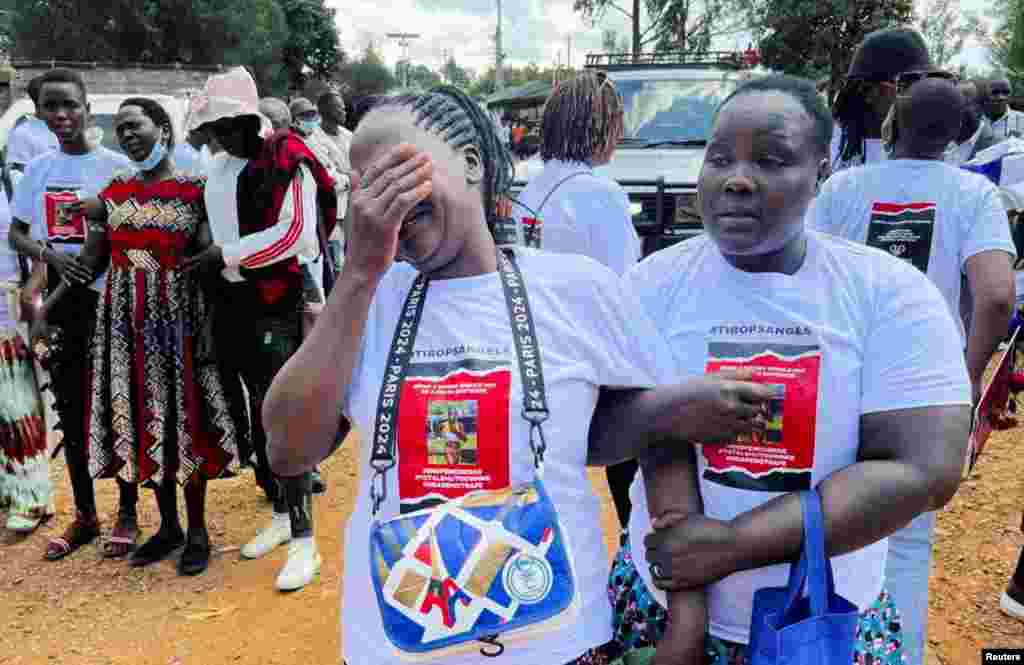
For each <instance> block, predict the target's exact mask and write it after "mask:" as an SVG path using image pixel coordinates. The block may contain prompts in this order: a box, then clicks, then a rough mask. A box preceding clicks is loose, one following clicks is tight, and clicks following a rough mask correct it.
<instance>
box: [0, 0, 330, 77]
mask: <svg viewBox="0 0 1024 665" xmlns="http://www.w3.org/2000/svg"><path fill="white" fill-rule="evenodd" d="M0 10H9V11H10V12H11V13H9V14H4V16H5V17H7V18H8V21H7V23H6V25H5V26H3V27H0V30H3V32H2V33H0V44H2V43H3V41H4V40H5V39H6V40H7V41H9V42H10V43H11V45H12V47H11V52H12V55H13V56H15V57H18V58H24V59H30V60H50V59H54V60H90V59H96V60H109V61H114V62H145V63H153V64H171V63H178V62H180V63H183V64H192V65H218V64H225V65H239V64H244V65H247V66H249V67H251V68H252V70H253V72H254V74H255V77H256V81H257V84H258V85H259V87H260V91H261V93H262V94H278V95H283V94H285V93H287V91H288V90H289V89H295V88H298V87H300V86H301V85H302V83H303V82H304V77H305V76H306V74H307V73H309V74H312V75H314V76H315V75H320V76H326V75H329V74H330V73H331V72H332V71H334V69H335V67H336V64H337V62H338V61H342V60H344V53H343V52H342V50H341V48H340V47H339V45H338V36H337V32H336V31H335V28H334V13H333V11H332V10H329V9H327V8H326V7H325V6H324V0H90V2H83V1H82V0H0Z"/></svg>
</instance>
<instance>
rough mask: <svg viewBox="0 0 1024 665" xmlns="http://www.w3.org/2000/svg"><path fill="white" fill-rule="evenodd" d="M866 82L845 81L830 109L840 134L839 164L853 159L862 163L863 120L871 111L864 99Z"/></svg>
mask: <svg viewBox="0 0 1024 665" xmlns="http://www.w3.org/2000/svg"><path fill="white" fill-rule="evenodd" d="M868 85H869V84H868V82H866V81H863V80H861V79H856V78H851V79H847V81H846V83H845V84H843V87H842V88H841V89H840V90H839V93H838V94H837V95H836V99H835V102H834V104H833V107H832V117H833V118H835V119H836V122H837V123H838V124H839V128H840V130H841V134H840V137H839V154H838V160H839V161H840V162H851V161H852V160H854V159H855V158H859V159H860V160H861V162H863V161H864V159H865V155H864V139H865V136H866V135H867V129H866V127H865V125H866V122H865V120H864V118H865V116H867V115H868V114H869V113H870V112H871V109H870V107H869V106H868V102H867V100H866V99H865V93H866V92H867V86H868Z"/></svg>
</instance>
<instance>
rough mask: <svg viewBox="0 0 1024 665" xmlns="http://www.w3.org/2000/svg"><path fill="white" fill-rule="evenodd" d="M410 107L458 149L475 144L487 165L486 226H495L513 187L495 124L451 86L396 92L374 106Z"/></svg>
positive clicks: (509, 158) (508, 159) (426, 127)
mask: <svg viewBox="0 0 1024 665" xmlns="http://www.w3.org/2000/svg"><path fill="white" fill-rule="evenodd" d="M384 107H389V108H405V109H409V110H410V111H411V112H412V114H413V116H414V117H415V119H416V126H417V127H420V128H422V129H424V130H426V131H429V132H433V133H434V134H436V135H438V136H440V137H441V138H442V139H444V142H445V143H447V144H448V145H449V146H451V147H452V148H453V149H455V150H461V149H462V148H465V147H466V146H473V147H475V148H476V149H477V150H478V151H479V153H480V159H481V161H482V162H483V167H484V181H483V186H482V189H483V205H484V212H485V213H486V215H487V226H488V228H491V229H493V227H494V223H495V219H496V217H497V216H498V203H499V201H501V199H502V198H503V197H504V196H505V195H506V194H507V192H508V190H509V187H511V186H512V174H513V163H512V155H511V154H510V153H509V151H508V148H506V147H505V144H504V143H503V142H502V141H501V139H500V138H499V137H498V135H497V132H495V128H494V123H493V122H492V121H491V119H490V118H489V117H488V116H487V114H486V113H485V112H484V110H483V109H482V108H481V107H480V105H479V104H477V103H476V102H475V101H474V100H473V98H472V97H470V96H469V95H467V94H466V93H464V92H463V91H462V90H459V89H458V88H456V87H454V86H450V85H443V86H438V87H436V88H433V89H432V90H430V91H429V92H426V93H424V94H422V95H397V96H394V97H385V98H381V99H379V100H377V101H376V103H375V104H374V108H384Z"/></svg>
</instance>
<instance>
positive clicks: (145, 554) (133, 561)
mask: <svg viewBox="0 0 1024 665" xmlns="http://www.w3.org/2000/svg"><path fill="white" fill-rule="evenodd" d="M184 544H185V534H183V533H179V534H177V535H176V536H175V535H170V536H169V535H166V534H163V533H160V532H159V531H157V532H156V534H155V535H153V537H152V538H150V539H149V540H147V541H146V542H144V543H142V546H141V547H139V549H137V550H135V552H134V553H133V554H132V556H131V558H130V559H128V565H130V566H132V567H135V568H139V567H142V566H148V565H150V564H152V563H156V562H157V561H160V560H162V559H166V558H167V557H168V556H170V555H171V554H173V553H174V551H175V550H177V549H178V548H179V547H181V546H182V545H184Z"/></svg>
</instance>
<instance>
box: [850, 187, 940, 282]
mask: <svg viewBox="0 0 1024 665" xmlns="http://www.w3.org/2000/svg"><path fill="white" fill-rule="evenodd" d="M935 211H936V206H935V204H934V203H930V202H918V203H886V202H884V201H875V202H874V203H873V204H872V205H871V221H870V223H869V224H868V237H867V239H866V243H867V245H868V246H869V247H876V248H878V249H881V250H882V251H884V252H888V253H890V254H892V255H893V256H895V257H896V258H898V259H903V260H904V261H909V262H910V263H911V264H912V265H913V266H914V267H916V268H917V269H918V270H920V271H921V272H923V273H927V272H928V260H929V258H930V256H931V252H932V236H933V235H934V234H933V233H932V231H933V230H934V227H935Z"/></svg>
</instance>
